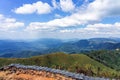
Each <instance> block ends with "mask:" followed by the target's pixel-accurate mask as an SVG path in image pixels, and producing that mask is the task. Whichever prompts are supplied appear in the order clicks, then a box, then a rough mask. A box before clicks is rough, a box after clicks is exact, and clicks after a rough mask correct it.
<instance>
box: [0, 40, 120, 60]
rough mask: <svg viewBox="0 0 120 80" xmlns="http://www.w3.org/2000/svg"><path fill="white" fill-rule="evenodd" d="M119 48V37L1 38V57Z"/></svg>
mask: <svg viewBox="0 0 120 80" xmlns="http://www.w3.org/2000/svg"><path fill="white" fill-rule="evenodd" d="M119 48H120V39H119V38H91V39H81V40H78V39H76V40H67V41H66V40H59V39H49V38H48V39H47V38H45V39H39V40H31V41H18V40H0V57H8V58H13V57H15V58H16V57H17V58H23V57H31V56H36V55H42V54H48V53H53V52H65V53H80V52H89V51H91V50H115V49H119Z"/></svg>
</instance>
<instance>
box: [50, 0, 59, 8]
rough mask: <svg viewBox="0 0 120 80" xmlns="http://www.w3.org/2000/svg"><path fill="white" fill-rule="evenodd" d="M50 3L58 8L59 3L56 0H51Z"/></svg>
mask: <svg viewBox="0 0 120 80" xmlns="http://www.w3.org/2000/svg"><path fill="white" fill-rule="evenodd" d="M52 5H53V8H54V9H56V8H59V3H58V2H57V1H56V0H52Z"/></svg>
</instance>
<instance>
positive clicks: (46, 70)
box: [0, 64, 110, 80]
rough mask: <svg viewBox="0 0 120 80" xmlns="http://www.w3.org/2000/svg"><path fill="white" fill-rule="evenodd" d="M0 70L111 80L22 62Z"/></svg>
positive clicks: (68, 78)
mask: <svg viewBox="0 0 120 80" xmlns="http://www.w3.org/2000/svg"><path fill="white" fill-rule="evenodd" d="M0 70H1V71H8V72H7V74H14V73H15V74H16V75H19V74H29V75H31V76H34V75H35V76H41V77H46V78H50V79H53V80H110V79H107V78H99V77H88V76H85V75H83V74H76V73H71V72H68V71H65V70H58V69H51V68H48V67H41V66H24V65H20V64H10V65H8V66H5V67H3V68H1V69H0Z"/></svg>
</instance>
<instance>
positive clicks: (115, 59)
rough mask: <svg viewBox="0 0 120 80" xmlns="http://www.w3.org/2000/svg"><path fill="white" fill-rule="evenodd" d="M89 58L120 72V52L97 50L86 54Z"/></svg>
mask: <svg viewBox="0 0 120 80" xmlns="http://www.w3.org/2000/svg"><path fill="white" fill-rule="evenodd" d="M87 55H88V56H89V57H91V58H93V59H95V60H97V61H99V62H101V63H103V64H105V65H106V66H109V67H111V68H113V69H116V70H118V71H120V50H114V51H108V50H99V51H91V52H90V53H89V54H87Z"/></svg>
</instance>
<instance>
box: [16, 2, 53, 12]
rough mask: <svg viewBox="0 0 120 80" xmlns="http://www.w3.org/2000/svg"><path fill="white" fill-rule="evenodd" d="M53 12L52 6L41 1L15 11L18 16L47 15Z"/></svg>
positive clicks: (25, 5)
mask: <svg viewBox="0 0 120 80" xmlns="http://www.w3.org/2000/svg"><path fill="white" fill-rule="evenodd" d="M51 10H52V8H51V6H50V5H49V4H48V3H43V2H41V1H38V2H36V3H33V4H24V5H23V6H21V7H19V8H16V9H15V10H14V12H15V13H17V14H32V13H37V14H47V13H50V12H51Z"/></svg>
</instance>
